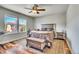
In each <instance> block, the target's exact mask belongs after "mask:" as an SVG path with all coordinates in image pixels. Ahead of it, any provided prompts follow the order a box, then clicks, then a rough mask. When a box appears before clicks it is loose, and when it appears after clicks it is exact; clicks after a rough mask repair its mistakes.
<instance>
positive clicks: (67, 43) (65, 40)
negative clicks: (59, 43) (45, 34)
mask: <svg viewBox="0 0 79 59" xmlns="http://www.w3.org/2000/svg"><path fill="white" fill-rule="evenodd" d="M65 41H66V43H67V45H68V48H69V50H70V52H71V54H72V53H73V50H72V48H71V46H70V44H69V41H68V38H66V39H65Z"/></svg>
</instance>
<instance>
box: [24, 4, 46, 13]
mask: <svg viewBox="0 0 79 59" xmlns="http://www.w3.org/2000/svg"><path fill="white" fill-rule="evenodd" d="M38 7H39V5H38V4H34V5H33V7H32V8H25V9H28V10H31V11H30V12H29V13H36V14H39V13H40V12H39V11H45V9H42V8H40V9H39V8H38Z"/></svg>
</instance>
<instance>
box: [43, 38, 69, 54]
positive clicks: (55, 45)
mask: <svg viewBox="0 0 79 59" xmlns="http://www.w3.org/2000/svg"><path fill="white" fill-rule="evenodd" d="M44 53H46V54H71V52H70V50H69V48H68V46H67V43H66V42H65V40H62V39H54V40H53V42H52V47H51V48H45V49H44Z"/></svg>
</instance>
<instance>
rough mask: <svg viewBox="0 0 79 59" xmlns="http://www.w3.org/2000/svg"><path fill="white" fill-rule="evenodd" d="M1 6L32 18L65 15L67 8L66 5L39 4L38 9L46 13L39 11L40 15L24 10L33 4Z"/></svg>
mask: <svg viewBox="0 0 79 59" xmlns="http://www.w3.org/2000/svg"><path fill="white" fill-rule="evenodd" d="M1 6H2V7H5V8H8V9H10V10H13V11H16V12H19V13H22V14H25V15H28V16H32V17H39V16H45V15H50V14H57V13H66V12H67V8H68V5H66V4H39V8H45V9H46V11H40V14H34V13H29V11H30V10H28V9H25V7H26V8H32V6H33V4H2V5H1Z"/></svg>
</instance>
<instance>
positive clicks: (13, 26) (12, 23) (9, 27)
mask: <svg viewBox="0 0 79 59" xmlns="http://www.w3.org/2000/svg"><path fill="white" fill-rule="evenodd" d="M5 29H6V32H16V31H17V18H16V17H12V16H5Z"/></svg>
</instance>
